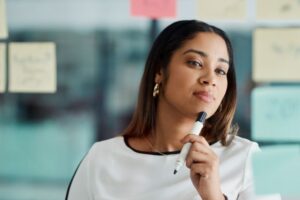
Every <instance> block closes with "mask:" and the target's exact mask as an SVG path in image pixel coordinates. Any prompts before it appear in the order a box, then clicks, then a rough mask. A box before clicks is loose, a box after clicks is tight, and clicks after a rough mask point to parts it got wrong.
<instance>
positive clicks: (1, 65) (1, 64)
mask: <svg viewBox="0 0 300 200" xmlns="http://www.w3.org/2000/svg"><path fill="white" fill-rule="evenodd" d="M5 48H6V45H5V44H4V43H0V92H4V91H5V82H6V79H5V77H6V72H5V71H6V70H5V67H6V62H5V61H6V49H5Z"/></svg>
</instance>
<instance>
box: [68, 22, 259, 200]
mask: <svg viewBox="0 0 300 200" xmlns="http://www.w3.org/2000/svg"><path fill="white" fill-rule="evenodd" d="M235 108H236V80H235V70H234V63H233V52H232V47H231V44H230V41H229V39H228V37H227V36H226V34H225V33H224V32H223V31H222V30H220V29H218V28H216V27H214V26H211V25H208V24H206V23H204V22H200V21H195V20H185V21H178V22H175V23H173V24H171V25H170V26H168V27H167V28H166V29H164V30H163V31H162V32H161V33H160V35H159V36H158V37H157V39H156V40H155V42H154V44H153V46H152V49H151V51H150V53H149V56H148V59H147V62H146V66H145V71H144V74H143V77H142V81H141V85H140V91H139V97H138V103H137V107H136V110H135V113H134V116H133V119H132V121H131V122H130V124H129V126H128V127H127V128H126V130H125V131H124V132H123V134H122V136H119V137H116V138H113V139H109V140H106V141H102V142H97V143H96V144H94V145H93V147H92V148H91V150H90V151H89V153H88V154H87V156H86V157H85V159H84V160H83V161H82V163H81V164H80V166H79V168H78V170H77V172H76V174H75V176H74V178H73V180H72V182H71V184H70V186H69V189H68V193H67V197H66V199H69V200H77V199H78V200H79V199H132V200H148V199H149V200H150V199H151V200H153V199H164V200H165V199H176V200H179V199H182V200H187V199H202V200H222V199H227V198H228V199H243V200H246V199H253V196H252V195H253V183H252V176H251V168H250V167H251V164H250V155H251V154H252V152H253V151H254V150H255V149H257V148H258V146H257V144H256V143H254V142H251V141H248V140H246V139H242V138H240V137H238V136H234V135H235V133H234V132H236V130H234V129H232V128H231V127H232V126H231V123H232V119H233V116H234V112H235ZM202 111H204V112H206V113H207V120H206V122H205V124H204V128H203V129H202V131H201V136H198V135H191V134H188V133H189V131H190V129H191V128H192V126H193V124H194V122H195V119H196V118H197V115H198V113H200V112H202ZM185 143H192V145H191V148H190V151H189V153H188V155H187V158H186V167H183V168H182V169H181V170H180V171H179V172H178V173H177V174H175V175H174V174H173V170H174V166H175V162H176V159H177V157H178V155H179V152H180V150H181V148H182V146H183V145H184V144H185Z"/></svg>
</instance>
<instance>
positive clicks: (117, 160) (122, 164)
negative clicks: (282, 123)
mask: <svg viewBox="0 0 300 200" xmlns="http://www.w3.org/2000/svg"><path fill="white" fill-rule="evenodd" d="M211 148H212V149H213V150H214V152H215V153H216V154H217V155H218V156H219V159H220V168H219V170H220V179H221V189H222V192H223V193H224V194H225V195H226V196H227V197H228V199H229V200H236V199H238V200H252V199H254V190H253V178H252V168H251V166H252V164H251V155H252V153H253V152H254V151H256V150H258V149H259V148H258V145H257V143H255V142H251V141H249V140H247V139H243V138H241V137H238V136H236V137H235V138H234V139H233V141H232V143H231V144H230V145H229V146H222V145H221V143H220V142H217V143H215V144H212V145H211ZM166 154H167V155H161V154H158V153H150V152H141V151H137V150H134V149H132V148H131V147H130V146H129V145H128V143H127V141H126V140H125V139H124V137H121V136H119V137H115V138H112V139H109V140H105V141H101V142H97V143H95V144H94V145H93V147H92V148H91V149H90V151H89V152H88V154H87V155H86V157H85V158H84V159H83V161H82V162H81V164H80V166H79V167H78V169H77V171H76V173H75V174H74V177H73V179H72V181H71V183H70V185H69V188H68V191H67V196H66V199H67V200H117V199H118V200H120V199H128V200H154V199H163V200H174V199H176V200H188V199H191V200H196V199H197V200H201V197H200V196H199V194H198V193H197V191H196V189H195V188H194V186H193V184H192V182H191V180H190V172H189V169H188V168H187V167H186V166H183V167H182V168H181V170H180V171H179V172H178V173H177V174H176V175H174V174H173V171H174V166H175V161H176V159H177V157H178V155H179V152H178V151H176V152H168V153H166Z"/></svg>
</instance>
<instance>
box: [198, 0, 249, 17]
mask: <svg viewBox="0 0 300 200" xmlns="http://www.w3.org/2000/svg"><path fill="white" fill-rule="evenodd" d="M198 5H199V9H198V10H199V17H200V19H205V20H244V19H246V17H247V0H225V1H220V0H198Z"/></svg>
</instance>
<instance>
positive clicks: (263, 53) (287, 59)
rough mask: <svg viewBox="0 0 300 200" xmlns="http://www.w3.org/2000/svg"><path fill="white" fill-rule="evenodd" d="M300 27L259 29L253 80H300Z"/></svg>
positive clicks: (255, 48)
mask: <svg viewBox="0 0 300 200" xmlns="http://www.w3.org/2000/svg"><path fill="white" fill-rule="evenodd" d="M299 34H300V29H299V28H294V29H293V28H289V29H288V28H286V29H257V30H256V31H255V32H254V39H253V55H254V56H253V58H254V60H253V74H252V75H253V80H254V81H257V82H269V81H273V82H276V81H279V82H295V81H296V82H297V81H300V67H299V66H300V37H299Z"/></svg>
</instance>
